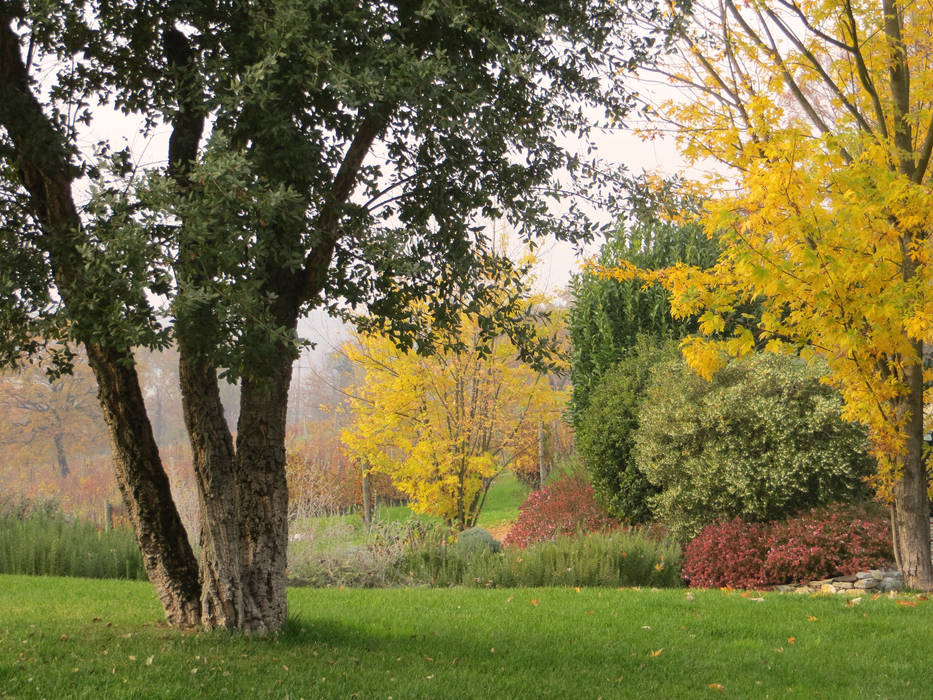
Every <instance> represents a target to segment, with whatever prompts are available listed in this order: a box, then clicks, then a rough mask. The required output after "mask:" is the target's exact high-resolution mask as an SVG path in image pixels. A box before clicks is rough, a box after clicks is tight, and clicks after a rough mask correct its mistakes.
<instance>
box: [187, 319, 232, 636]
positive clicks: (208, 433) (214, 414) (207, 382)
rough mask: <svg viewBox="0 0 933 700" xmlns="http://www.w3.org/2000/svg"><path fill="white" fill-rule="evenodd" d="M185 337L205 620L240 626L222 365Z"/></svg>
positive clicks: (210, 624) (211, 624)
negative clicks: (199, 354)
mask: <svg viewBox="0 0 933 700" xmlns="http://www.w3.org/2000/svg"><path fill="white" fill-rule="evenodd" d="M179 341H180V348H179V356H180V359H179V380H180V386H181V395H182V410H183V412H184V416H185V426H186V428H187V430H188V435H189V437H190V440H191V451H192V455H193V462H194V473H195V477H196V479H197V489H198V505H199V507H200V525H201V535H200V544H201V558H200V578H201V592H200V593H201V598H200V599H201V622H202V624H203V626H204V627H206V628H208V629H214V628H218V627H223V628H226V629H239V628H240V625H241V621H242V620H243V612H244V603H243V590H242V584H241V580H240V579H241V567H240V558H239V549H238V540H239V515H240V508H239V502H238V499H237V494H236V481H235V479H234V454H233V438H232V436H231V435H230V431H229V428H228V427H227V421H226V419H225V418H224V411H223V404H222V403H221V401H220V389H219V387H218V385H217V370H216V368H215V367H214V365H213V364H212V363H210V362H208V361H206V360H203V359H196V358H192V357H191V353H190V352H189V351H188V349H187V348H186V347H185V345H184V341H183V340H182V339H181V338H180V339H179Z"/></svg>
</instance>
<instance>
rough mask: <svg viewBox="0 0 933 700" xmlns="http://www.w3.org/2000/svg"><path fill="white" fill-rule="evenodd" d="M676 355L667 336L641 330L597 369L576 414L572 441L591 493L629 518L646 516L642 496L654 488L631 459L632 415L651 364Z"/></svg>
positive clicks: (615, 513) (635, 519)
mask: <svg viewBox="0 0 933 700" xmlns="http://www.w3.org/2000/svg"><path fill="white" fill-rule="evenodd" d="M676 356H677V347H676V345H675V343H674V342H673V341H671V340H659V341H655V342H652V341H651V339H649V338H647V337H644V336H641V337H640V338H639V340H638V341H637V343H635V344H634V345H633V346H632V347H630V348H628V349H626V350H624V351H623V354H622V358H621V359H620V360H619V362H618V363H616V365H615V366H613V367H612V368H611V369H609V370H608V371H607V372H606V373H605V374H603V375H602V376H601V377H600V379H599V382H598V383H597V384H596V387H595V389H594V391H593V392H592V394H590V397H589V403H588V405H587V408H586V410H585V411H584V412H583V413H582V414H581V415H580V416H579V417H578V424H577V430H576V433H575V441H576V448H577V451H578V452H579V453H580V456H581V457H582V458H583V462H584V464H585V465H586V469H587V472H588V473H589V476H590V480H591V481H592V483H593V487H594V489H595V490H596V495H597V496H598V497H599V498H600V499H601V500H602V501H603V502H604V503H605V504H606V506H607V508H608V509H609V513H610V514H611V515H612V516H614V517H616V518H618V519H619V520H622V521H624V522H629V523H642V522H646V521H648V520H649V519H650V518H651V510H650V508H649V506H648V498H649V497H650V496H652V495H655V494H657V493H658V488H657V487H656V486H653V485H652V484H651V483H650V482H649V481H648V480H647V479H646V478H645V475H644V474H642V473H641V471H639V469H638V467H637V466H636V465H635V457H634V454H633V450H634V446H635V432H636V430H637V429H638V415H639V410H640V407H641V402H642V399H643V398H644V394H645V389H646V387H647V385H648V381H649V378H650V373H651V368H652V367H654V366H655V365H656V364H658V363H660V362H670V361H671V360H673V359H674V358H675V357H676Z"/></svg>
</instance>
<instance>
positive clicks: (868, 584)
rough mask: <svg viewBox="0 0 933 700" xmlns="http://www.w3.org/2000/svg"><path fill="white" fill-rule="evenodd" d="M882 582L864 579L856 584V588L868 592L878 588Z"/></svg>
mask: <svg viewBox="0 0 933 700" xmlns="http://www.w3.org/2000/svg"><path fill="white" fill-rule="evenodd" d="M879 583H880V581H878V580H876V579H874V578H863V579H860V580H858V581H856V582H855V587H856V588H859V589H862V590H866V589H869V588H877V587H878V584H879Z"/></svg>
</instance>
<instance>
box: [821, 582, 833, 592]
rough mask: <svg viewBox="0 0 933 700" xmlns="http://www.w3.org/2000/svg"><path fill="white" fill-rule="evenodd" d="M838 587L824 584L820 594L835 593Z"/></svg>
mask: <svg viewBox="0 0 933 700" xmlns="http://www.w3.org/2000/svg"><path fill="white" fill-rule="evenodd" d="M835 592H836V587H835V586H834V585H833V584H832V583H824V584H823V585H822V586H820V593H835Z"/></svg>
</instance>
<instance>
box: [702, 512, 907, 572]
mask: <svg viewBox="0 0 933 700" xmlns="http://www.w3.org/2000/svg"><path fill="white" fill-rule="evenodd" d="M892 558H893V553H892V550H891V532H890V527H889V524H888V520H887V518H885V517H884V516H881V515H871V514H868V513H867V512H865V511H864V510H860V509H857V508H854V507H851V506H828V507H825V508H814V509H813V510H811V511H809V512H808V513H804V514H801V515H798V516H797V517H794V518H790V519H788V520H785V521H779V522H773V523H769V524H767V525H765V524H761V523H746V522H743V521H742V520H740V519H735V520H729V521H727V522H721V523H716V524H714V525H710V526H708V527H706V528H704V529H703V530H702V531H701V532H700V534H699V535H697V536H696V537H695V538H694V539H693V540H692V541H691V542H690V543H689V544H688V545H687V547H686V550H685V552H684V577H685V578H686V579H688V580H689V582H690V585H692V586H701V587H715V586H734V587H736V588H755V587H760V586H775V585H780V584H784V583H795V582H800V581H810V580H813V579H821V578H829V577H832V576H839V575H845V574H854V573H855V572H856V571H862V570H865V569H873V568H878V567H881V566H883V565H884V564H885V563H886V562H888V561H890V560H891V559H892Z"/></svg>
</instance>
